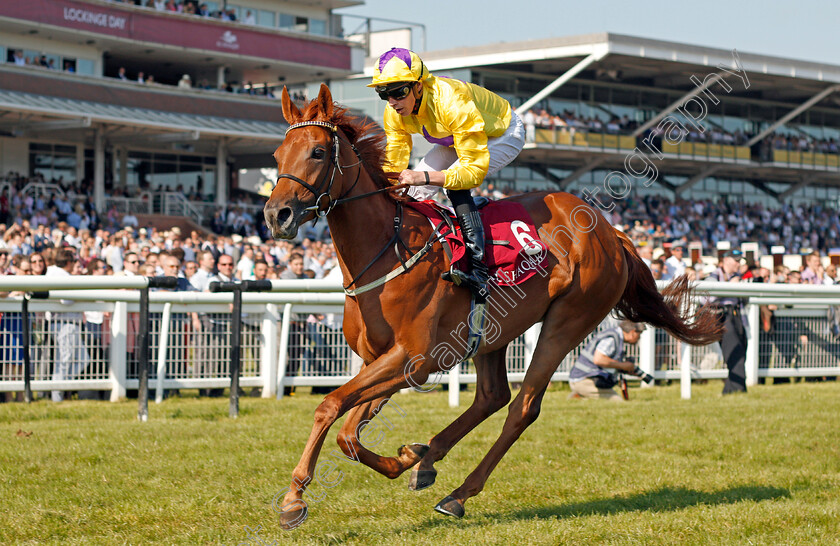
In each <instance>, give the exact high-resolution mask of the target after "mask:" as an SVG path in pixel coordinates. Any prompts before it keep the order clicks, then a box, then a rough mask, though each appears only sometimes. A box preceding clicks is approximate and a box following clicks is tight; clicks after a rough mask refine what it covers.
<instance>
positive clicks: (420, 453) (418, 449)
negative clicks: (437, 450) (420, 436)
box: [397, 444, 430, 461]
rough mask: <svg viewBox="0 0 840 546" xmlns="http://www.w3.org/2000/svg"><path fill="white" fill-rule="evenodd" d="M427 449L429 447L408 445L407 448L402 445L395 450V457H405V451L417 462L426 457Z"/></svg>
mask: <svg viewBox="0 0 840 546" xmlns="http://www.w3.org/2000/svg"><path fill="white" fill-rule="evenodd" d="M429 449H430V448H429V446H428V445H426V444H408V445H407V446H406V445H402V446H400V448H399V449H398V450H397V457H402V456H403V455H405V452H406V451H410V452H412V453H413V454H414V455H415V456H416V457H417V460H418V461H419V460H420V459H422V458H423V457H424V456H425V455H426V453H427V452H428V451H429Z"/></svg>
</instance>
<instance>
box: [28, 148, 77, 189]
mask: <svg viewBox="0 0 840 546" xmlns="http://www.w3.org/2000/svg"><path fill="white" fill-rule="evenodd" d="M29 172H30V173H32V174H33V175H38V174H40V175H41V176H43V177H44V179H45V180H52V179H56V180H58V179H64V180H76V147H75V146H63V145H61V144H41V143H38V142H31V143H30V144H29Z"/></svg>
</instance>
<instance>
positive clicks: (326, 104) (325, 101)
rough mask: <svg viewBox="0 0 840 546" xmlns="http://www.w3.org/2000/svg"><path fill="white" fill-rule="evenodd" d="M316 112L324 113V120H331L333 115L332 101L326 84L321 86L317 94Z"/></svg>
mask: <svg viewBox="0 0 840 546" xmlns="http://www.w3.org/2000/svg"><path fill="white" fill-rule="evenodd" d="M318 110H320V111H321V112H323V113H324V117H325V118H326V119H332V115H333V99H332V93H330V88H329V87H327V84H325V83H322V84H321V91H320V92H319V93H318Z"/></svg>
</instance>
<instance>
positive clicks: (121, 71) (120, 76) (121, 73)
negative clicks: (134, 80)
mask: <svg viewBox="0 0 840 546" xmlns="http://www.w3.org/2000/svg"><path fill="white" fill-rule="evenodd" d="M117 78H118V79H120V80H123V81H128V76H126V75H125V67H124V66H121V67H120V68H119V70H118V71H117Z"/></svg>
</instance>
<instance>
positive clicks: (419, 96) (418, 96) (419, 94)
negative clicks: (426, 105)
mask: <svg viewBox="0 0 840 546" xmlns="http://www.w3.org/2000/svg"><path fill="white" fill-rule="evenodd" d="M411 92H412V93H413V94H414V109H412V111H411V115H413V116H416V115H417V112H419V111H420V103H421V102H423V83H422V82H420V90H419V91H418V90H417V87H416V86H415V87H414V89H412V90H411Z"/></svg>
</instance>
